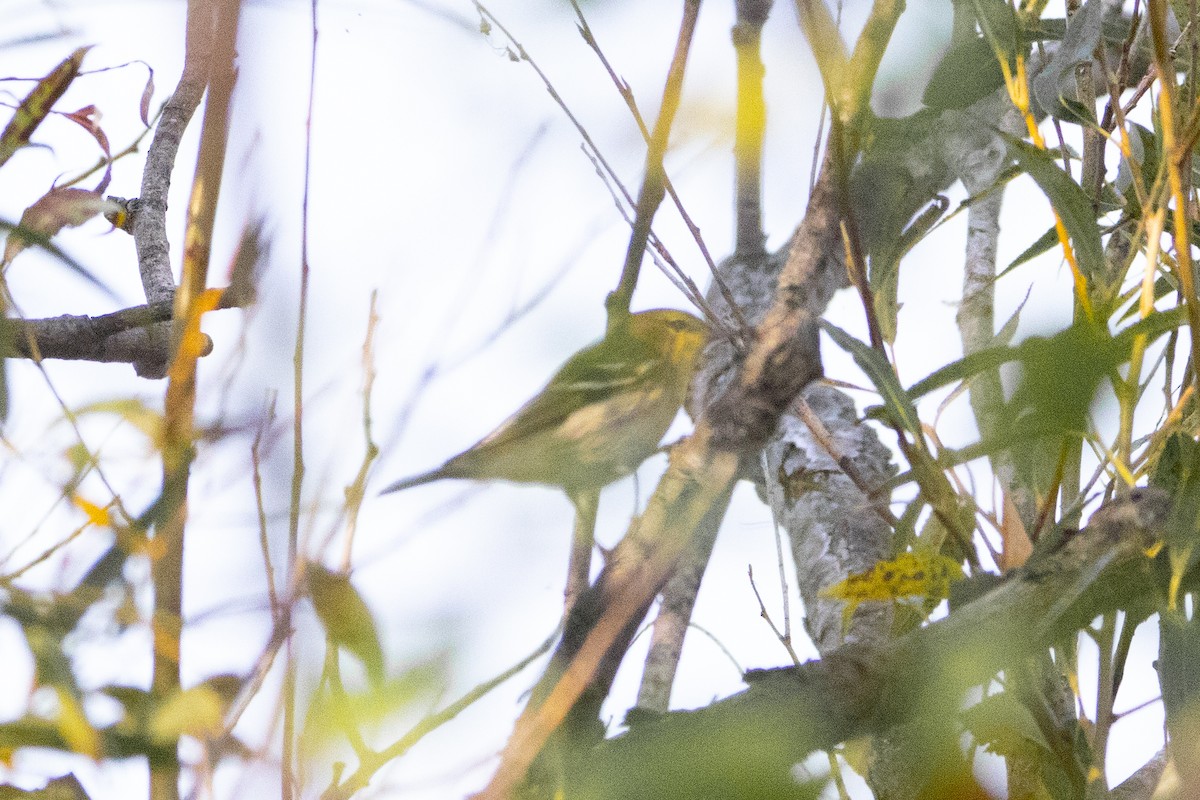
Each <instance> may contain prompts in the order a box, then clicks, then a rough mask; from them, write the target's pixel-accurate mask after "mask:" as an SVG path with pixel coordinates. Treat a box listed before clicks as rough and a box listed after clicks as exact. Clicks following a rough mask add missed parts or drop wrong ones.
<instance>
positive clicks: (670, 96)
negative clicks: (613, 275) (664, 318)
mask: <svg viewBox="0 0 1200 800" xmlns="http://www.w3.org/2000/svg"><path fill="white" fill-rule="evenodd" d="M699 17H700V0H684V3H683V19H682V21H681V22H680V24H679V36H678V38H677V39H676V42H675V54H674V55H673V56H672V58H671V66H670V68H669V69H668V70H667V80H666V86H665V87H664V88H663V97H662V103H661V105H660V107H659V110H658V119H657V120H656V121H655V123H654V130H653V131H652V132H651V134H650V143H649V145H648V146H647V148H646V165H645V174H644V176H643V178H642V188H641V190H640V191H639V192H638V199H637V212H636V214H634V218H633V233H632V234H631V235H630V237H629V247H628V249H627V250H626V251H625V265H624V266H623V267H622V268H621V280H620V282H619V283H618V284H617V288H616V289H615V290H614V291H613V292H612V294H610V295H609V296H608V299H607V300H606V301H605V304H606V305H607V306H608V327H609V329H610V330H612V329H613V328H614V327H618V326H620V325H623V324H625V317H627V316H628V315H629V303H630V300H632V299H633V290H634V288H635V287H636V286H637V281H638V275H639V273H640V272H641V266H642V257H643V255H644V253H645V251H646V243H647V242H648V240H649V238H650V227H651V224H652V223H653V221H654V215H655V213H656V212H657V211H658V207H659V205H661V204H662V200H663V196H664V194H665V192H666V188H665V186H664V178H665V175H666V169H665V167H664V164H663V159H664V158H665V157H666V154H667V142H668V140H669V139H670V136H671V125H672V123H673V122H674V121H675V112H676V111H677V110H678V109H679V100H680V97H681V96H682V94H683V75H684V71H685V70H686V68H687V59H688V53H689V51H690V50H691V47H692V36H693V34H695V32H696V22H697V20H698V19H699Z"/></svg>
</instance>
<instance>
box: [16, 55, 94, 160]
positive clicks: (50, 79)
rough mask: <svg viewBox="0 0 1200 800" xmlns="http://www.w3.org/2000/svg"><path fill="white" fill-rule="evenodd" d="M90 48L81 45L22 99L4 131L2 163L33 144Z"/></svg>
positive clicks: (73, 78) (77, 72)
mask: <svg viewBox="0 0 1200 800" xmlns="http://www.w3.org/2000/svg"><path fill="white" fill-rule="evenodd" d="M90 49H91V48H90V47H80V48H79V49H78V50H76V51H75V52H74V53H72V54H71V55H70V56H68V57H67V58H65V59H63V61H62V62H61V63H60V64H59V65H58V66H57V67H55V68H54V70H53V71H52V72H51V73H50V74H49V75H47V76H46V77H44V78H42V79H41V80H40V81H38V85H37V86H35V87H34V88H33V91H32V92H30V93H29V95H28V96H27V97H26V98H25V99H24V100H22V101H21V105H20V106H18V107H17V112H16V113H15V114H13V118H12V119H11V120H9V122H8V126H7V127H5V129H4V132H3V133H0V164H4V162H6V161H8V159H10V158H12V155H13V153H15V152H17V150H19V149H21V148H22V147H24V146H25V145H27V144H29V137H30V136H32V135H33V132H34V131H35V130H36V129H37V126H38V125H41V124H42V120H44V119H45V118H46V115H47V114H49V113H50V109H51V108H52V107H53V106H54V104H55V103H57V102H58V99H59V98H60V97H62V96H63V93H64V92H66V91H67V87H68V86H70V85H71V81H73V80H75V76H76V75H78V74H79V67H80V65H81V64H82V63H83V57H84V55H85V54H86V53H87V51H88V50H90Z"/></svg>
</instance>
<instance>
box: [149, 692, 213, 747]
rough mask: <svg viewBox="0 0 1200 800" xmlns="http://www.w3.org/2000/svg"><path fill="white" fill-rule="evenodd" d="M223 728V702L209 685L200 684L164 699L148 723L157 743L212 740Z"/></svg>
mask: <svg viewBox="0 0 1200 800" xmlns="http://www.w3.org/2000/svg"><path fill="white" fill-rule="evenodd" d="M224 725H225V701H224V700H223V699H222V698H221V695H220V693H219V692H218V691H217V690H216V689H215V688H213V687H212V686H210V685H208V684H206V683H202V684H200V685H199V686H193V687H192V688H191V689H184V690H183V691H180V692H176V693H174V694H172V695H171V696H170V697H168V698H167V699H166V701H165V702H164V703H163V704H162V705H161V706H159V707H158V709H157V710H155V712H154V716H153V717H152V718H151V720H150V735H151V736H153V737H154V739H155V740H156V741H159V742H173V741H175V740H176V739H178V738H179V737H180V736H192V737H195V738H197V739H213V738H215V737H217V736H219V735H220V734H221V732H222V731H223V730H224Z"/></svg>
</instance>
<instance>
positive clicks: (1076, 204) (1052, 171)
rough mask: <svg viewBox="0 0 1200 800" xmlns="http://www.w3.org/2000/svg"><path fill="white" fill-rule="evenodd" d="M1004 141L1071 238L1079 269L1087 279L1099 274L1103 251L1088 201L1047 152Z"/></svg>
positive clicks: (1102, 262) (1094, 213)
mask: <svg viewBox="0 0 1200 800" xmlns="http://www.w3.org/2000/svg"><path fill="white" fill-rule="evenodd" d="M1004 138H1005V140H1006V141H1007V142H1008V149H1009V152H1010V153H1012V155H1013V157H1014V158H1015V159H1017V162H1018V163H1019V164H1020V166H1021V169H1022V170H1024V171H1025V172H1027V173H1029V176H1030V177H1031V178H1033V179H1034V181H1036V182H1037V184H1038V186H1040V187H1041V188H1042V191H1043V192H1045V193H1046V197H1048V198H1049V199H1050V203H1051V205H1053V206H1054V209H1055V210H1056V211H1057V212H1058V215H1059V218H1060V219H1062V222H1063V225H1064V226H1065V227H1066V229H1067V233H1068V234H1069V235H1070V237H1071V243H1072V245H1073V246H1074V250H1075V259H1076V261H1077V262H1078V264H1079V269H1080V270H1081V271H1082V272H1083V274H1084V275H1085V276H1087V277H1089V278H1090V277H1091V276H1093V275H1103V274H1104V272H1103V269H1104V248H1103V246H1102V245H1101V243H1100V228H1099V226H1097V225H1096V212H1095V210H1094V209H1093V208H1092V201H1091V198H1089V197H1088V196H1087V194H1086V193H1085V192H1084V191H1083V189H1082V188H1080V186H1079V184H1077V183H1076V182H1075V181H1074V180H1072V179H1071V176H1070V175H1068V174H1067V173H1065V172H1063V170H1062V169H1061V168H1060V167H1059V166H1058V165H1057V164H1056V163H1055V162H1054V157H1053V156H1051V155H1050V154H1049V153H1048V152H1046V151H1044V150H1039V149H1037V148H1036V147H1034V146H1033V145H1031V144H1028V143H1026V142H1023V141H1021V140H1020V139H1016V138H1013V137H1011V136H1005V137H1004Z"/></svg>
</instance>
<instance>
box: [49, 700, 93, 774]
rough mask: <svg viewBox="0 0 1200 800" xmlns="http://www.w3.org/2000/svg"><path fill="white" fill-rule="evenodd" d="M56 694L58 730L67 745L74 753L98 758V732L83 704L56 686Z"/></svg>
mask: <svg viewBox="0 0 1200 800" xmlns="http://www.w3.org/2000/svg"><path fill="white" fill-rule="evenodd" d="M54 688H55V692H56V693H57V695H58V706H59V710H58V722H57V725H58V732H59V734H61V735H62V737H63V740H64V741H66V743H67V746H68V747H70V748H71V750H72V751H73V752H75V753H79V754H80V755H84V756H87V757H88V758H91V759H99V758H100V734H98V733H96V729H95V728H93V727H92V723H91V722H89V721H88V718H87V715H86V714H84V713H83V706H81V705H80V704H79V701H78V700H76V699H75V697H74V695H72V694H71V693H70V692H69V691H67V690H66V689H65V688H63V687H61V686H56V687H54Z"/></svg>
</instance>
